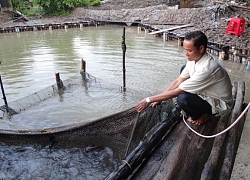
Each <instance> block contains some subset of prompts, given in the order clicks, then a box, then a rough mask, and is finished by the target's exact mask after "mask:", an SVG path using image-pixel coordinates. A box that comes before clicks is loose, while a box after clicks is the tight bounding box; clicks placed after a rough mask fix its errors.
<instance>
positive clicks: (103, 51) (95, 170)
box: [0, 26, 250, 179]
mask: <svg viewBox="0 0 250 180" xmlns="http://www.w3.org/2000/svg"><path fill="white" fill-rule="evenodd" d="M122 31H123V27H122V26H99V27H85V28H83V29H68V30H64V29H62V30H53V31H49V30H48V31H37V32H22V33H17V34H16V33H11V34H0V44H1V45H0V60H1V61H2V64H1V65H0V72H1V76H2V80H3V85H4V89H5V93H6V97H7V100H8V102H10V104H11V102H15V101H18V100H19V99H21V98H23V97H26V96H29V95H31V94H33V93H34V92H38V91H41V90H43V89H44V88H47V87H49V86H51V85H52V84H55V73H57V72H59V73H60V77H61V79H62V80H66V79H77V78H79V77H81V76H80V74H79V72H80V67H81V59H84V60H85V61H86V71H87V72H88V73H89V74H91V75H92V76H94V77H95V78H96V79H97V81H94V83H90V84H88V85H87V86H84V85H81V86H74V85H72V86H71V87H70V88H68V89H66V91H65V92H64V94H63V96H59V95H56V96H53V97H52V98H49V99H48V100H46V101H43V102H41V103H39V104H37V105H35V106H32V107H30V108H29V109H26V110H25V111H22V112H21V113H20V114H17V115H14V116H12V117H8V118H6V115H5V114H4V113H2V119H1V121H0V129H43V128H48V127H58V126H63V125H69V124H74V123H78V122H83V121H91V120H93V119H97V118H100V117H103V116H107V115H110V114H113V113H115V112H119V111H121V110H125V109H127V108H130V107H133V106H135V105H136V103H137V102H138V101H139V100H140V99H142V98H144V97H146V96H147V95H148V94H151V93H156V92H161V91H163V90H164V89H165V88H166V86H167V85H169V84H170V82H171V81H172V80H174V79H175V78H176V77H177V76H178V74H179V69H180V67H181V66H182V65H183V64H185V62H186V60H185V56H184V53H183V49H182V47H181V46H178V44H177V42H176V41H165V42H164V41H162V39H161V38H157V37H154V36H150V35H148V34H146V33H145V32H144V31H141V32H138V31H137V28H136V27H126V45H127V51H126V87H127V91H126V93H123V92H121V88H122V85H123V69H122V48H121V42H122ZM221 63H222V64H223V66H225V67H226V68H227V70H228V72H229V75H230V77H231V79H232V81H239V80H243V81H245V82H246V92H248V91H249V77H250V76H249V75H250V74H249V73H250V71H249V70H247V69H246V66H244V65H242V64H239V63H235V62H232V61H221ZM86 87H87V88H86ZM249 100H250V98H249V96H248V94H247V93H246V102H249ZM0 103H2V104H1V105H3V104H4V103H3V102H0ZM24 103H25V102H24ZM107 148H108V147H104V148H100V149H99V150H98V151H93V152H91V153H86V152H85V151H84V149H81V148H71V149H51V148H49V147H47V146H46V147H40V146H36V145H32V146H25V147H24V146H20V145H18V144H17V145H15V146H8V145H7V144H6V143H4V142H1V143H0V149H1V150H0V159H1V162H2V163H1V164H0V168H1V171H0V179H52V178H53V179H72V178H74V179H103V178H104V177H105V176H106V175H107V174H109V173H110V172H111V171H112V170H113V169H114V167H115V166H117V162H116V159H115V157H113V159H112V160H111V161H109V162H108V164H107V161H106V159H107V157H109V152H110V150H109V149H107ZM109 159H110V157H109Z"/></svg>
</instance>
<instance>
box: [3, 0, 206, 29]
mask: <svg viewBox="0 0 250 180" xmlns="http://www.w3.org/2000/svg"><path fill="white" fill-rule="evenodd" d="M186 1H187V3H188V4H190V5H191V4H192V5H193V4H194V5H195V4H200V5H201V6H209V5H211V1H210V0H204V1H202V0H200V1H199V0H194V1H192V0H186ZM103 2H104V3H103V4H102V5H100V6H94V7H87V8H77V10H78V11H79V10H84V9H93V10H121V9H136V8H145V7H150V6H157V5H165V4H167V1H166V0H136V1H135V0H106V1H103ZM73 12H74V11H73ZM72 16H73V18H74V19H77V18H78V17H76V16H75V17H74V15H72V14H71V15H70V17H71V18H72ZM65 18H67V17H62V19H65ZM55 19H60V18H59V17H51V21H52V22H53V21H55ZM11 20H12V15H11V13H8V12H1V11H0V27H1V24H4V23H6V22H9V21H11Z"/></svg>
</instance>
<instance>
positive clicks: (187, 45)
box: [183, 40, 204, 61]
mask: <svg viewBox="0 0 250 180" xmlns="http://www.w3.org/2000/svg"><path fill="white" fill-rule="evenodd" d="M183 47H184V49H185V55H186V56H187V59H188V60H189V61H198V60H200V58H201V57H202V56H203V54H204V46H200V47H199V48H198V49H197V48H196V47H195V46H194V41H193V40H190V41H188V40H184V41H183Z"/></svg>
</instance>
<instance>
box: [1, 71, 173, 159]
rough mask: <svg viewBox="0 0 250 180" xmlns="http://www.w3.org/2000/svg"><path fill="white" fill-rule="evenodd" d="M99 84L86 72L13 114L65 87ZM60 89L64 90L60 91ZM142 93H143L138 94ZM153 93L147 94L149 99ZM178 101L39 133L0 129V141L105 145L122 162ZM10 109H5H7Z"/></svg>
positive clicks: (20, 104) (25, 101) (23, 102)
mask: <svg viewBox="0 0 250 180" xmlns="http://www.w3.org/2000/svg"><path fill="white" fill-rule="evenodd" d="M79 82H80V84H81V85H83V84H85V85H86V84H91V83H99V82H98V80H97V79H96V78H94V77H93V76H91V75H89V74H87V73H83V74H82V76H80V77H77V78H74V79H69V80H66V81H62V82H60V85H58V84H54V85H52V86H51V87H48V88H46V89H44V90H42V91H39V92H36V93H34V94H32V95H30V96H29V97H25V98H22V99H20V100H18V101H15V102H12V103H10V104H9V107H8V108H10V109H11V111H13V112H15V113H21V112H22V111H24V110H27V109H29V108H30V107H32V106H34V105H36V104H39V103H40V102H41V101H45V100H46V99H48V98H50V97H53V96H58V95H59V94H60V93H61V91H63V90H64V89H65V88H70V87H71V86H73V85H75V84H79ZM101 86H102V88H109V89H112V88H117V86H115V85H113V87H112V85H110V84H108V85H105V84H102V85H101ZM59 87H60V88H59ZM134 93H140V94H141V91H140V92H134ZM148 95H150V93H144V94H143V96H144V97H145V96H148ZM174 105H175V102H174V100H168V101H164V102H162V103H161V104H160V105H157V106H156V107H154V108H152V107H148V108H146V109H145V110H144V111H143V112H141V113H138V112H137V111H136V110H135V108H134V107H132V108H128V109H126V110H123V111H121V112H118V113H114V114H111V115H108V116H105V117H101V118H98V119H95V120H91V121H87V122H80V123H75V124H73V125H66V126H60V127H55V128H45V129H36V130H5V129H0V133H1V136H0V142H4V143H6V144H8V145H15V144H19V145H22V144H39V145H43V146H47V145H50V146H51V147H55V148H71V147H77V148H85V147H88V146H90V145H91V146H105V147H109V148H111V149H112V150H113V151H114V154H115V155H116V157H117V158H118V159H119V160H122V159H123V158H124V157H125V156H126V155H127V154H128V153H130V152H131V151H132V150H133V149H135V147H136V146H137V145H138V144H139V143H140V141H143V139H145V138H146V137H147V136H149V135H150V134H151V133H153V131H154V129H155V128H156V127H157V126H158V125H160V124H161V123H162V122H164V121H166V120H167V119H168V117H169V113H171V110H172V108H173V107H174ZM5 108H6V107H1V109H2V110H4V109H5Z"/></svg>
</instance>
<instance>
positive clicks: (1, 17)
mask: <svg viewBox="0 0 250 180" xmlns="http://www.w3.org/2000/svg"><path fill="white" fill-rule="evenodd" d="M249 9H250V8H249ZM219 10H220V11H219ZM249 12H250V10H249V11H247V10H243V9H241V8H233V10H232V9H231V8H228V7H226V6H225V5H221V4H219V5H218V4H217V5H214V3H213V1H211V0H204V1H203V0H193V1H192V0H181V8H180V9H170V8H169V6H168V5H167V1H166V0H136V1H135V0H106V1H104V3H103V4H102V5H100V6H94V7H85V8H76V9H74V10H73V11H72V12H71V13H70V14H69V15H68V16H65V17H46V16H45V15H44V16H43V17H42V18H38V17H32V18H29V19H30V20H29V21H13V20H12V19H11V14H10V13H4V12H0V28H1V27H3V28H4V27H10V26H12V27H14V26H33V25H44V24H56V23H61V24H62V23H65V22H79V21H86V20H87V21H91V20H93V21H97V20H108V21H113V22H119V21H120V22H121V21H123V22H124V21H125V22H134V21H141V22H143V23H144V24H145V23H150V24H151V27H152V28H153V29H155V30H159V29H166V28H170V27H172V26H170V25H163V24H169V23H176V24H189V23H191V24H193V27H189V28H183V29H176V30H174V31H172V33H173V34H176V35H178V36H184V35H185V33H187V32H190V31H194V30H201V31H203V32H205V34H206V35H207V36H208V38H209V40H210V42H213V43H215V44H223V45H224V46H228V47H232V46H234V47H236V48H238V49H248V50H249V49H250V40H249V39H250V38H249V37H250V28H249V27H248V26H247V27H246V30H245V33H244V35H241V36H240V37H235V36H234V35H225V30H226V27H227V23H228V22H229V21H228V20H227V19H230V18H232V17H243V18H245V19H246V20H247V22H249V23H250V13H249ZM159 24H161V25H159Z"/></svg>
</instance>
